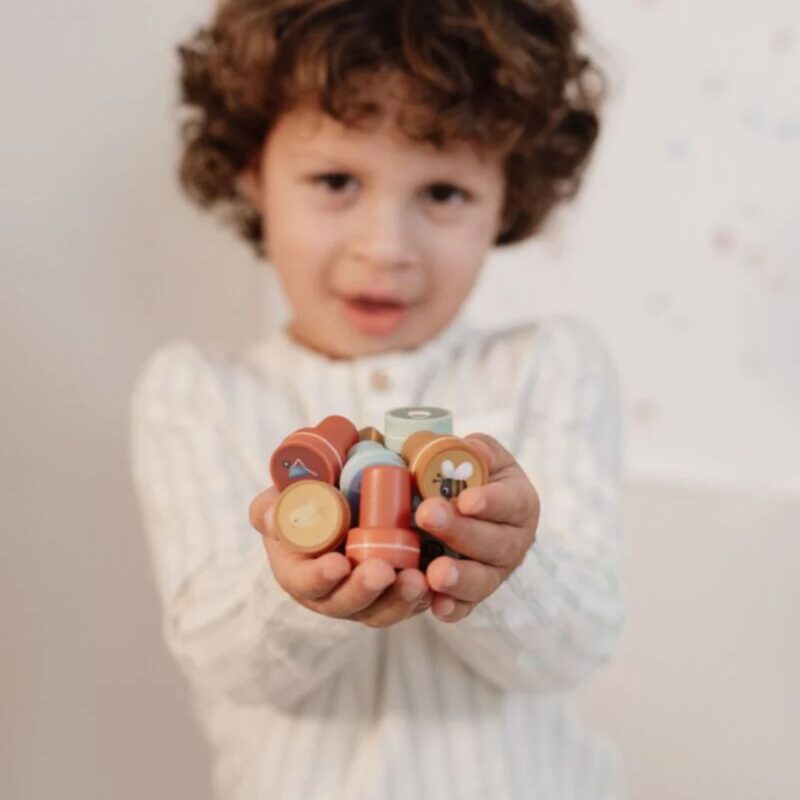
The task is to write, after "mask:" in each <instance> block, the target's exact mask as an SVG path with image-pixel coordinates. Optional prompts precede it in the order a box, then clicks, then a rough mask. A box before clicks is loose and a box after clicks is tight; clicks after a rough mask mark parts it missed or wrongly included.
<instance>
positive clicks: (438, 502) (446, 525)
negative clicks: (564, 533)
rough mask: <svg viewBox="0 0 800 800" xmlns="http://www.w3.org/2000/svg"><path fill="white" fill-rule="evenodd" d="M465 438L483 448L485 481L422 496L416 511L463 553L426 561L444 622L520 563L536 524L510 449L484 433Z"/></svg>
mask: <svg viewBox="0 0 800 800" xmlns="http://www.w3.org/2000/svg"><path fill="white" fill-rule="evenodd" d="M466 438H467V439H468V440H469V441H470V442H472V443H473V444H475V443H477V445H476V446H477V447H480V448H482V450H483V452H484V453H485V455H486V458H487V460H488V464H489V482H488V483H487V484H486V485H485V486H476V487H472V488H470V489H465V490H464V491H463V492H462V493H461V494H460V495H459V496H458V497H457V498H456V502H455V503H453V502H449V501H447V500H445V499H444V498H440V497H430V498H428V499H427V500H423V501H422V503H420V504H419V506H418V508H417V510H416V514H415V520H416V524H417V525H419V526H420V527H421V528H423V529H424V530H426V531H430V533H431V534H433V535H434V536H435V537H436V538H437V539H440V540H441V541H442V542H444V543H445V544H446V545H448V546H449V547H451V548H452V549H453V550H455V551H456V552H457V553H459V554H460V555H462V556H464V557H465V558H462V559H455V558H450V557H448V556H441V557H440V558H437V559H436V560H435V561H433V562H432V563H431V564H430V565H429V566H428V570H427V578H428V583H429V585H430V587H431V589H433V591H434V592H435V594H434V598H433V604H432V606H431V610H432V611H433V613H434V614H436V616H437V617H438V618H439V619H441V620H443V621H444V622H457V621H458V620H460V619H463V618H464V617H466V616H467V615H468V614H469V613H470V612H471V611H472V609H473V608H475V606H476V605H477V604H478V603H480V602H481V601H482V600H484V599H485V598H487V597H488V596H489V595H490V594H492V593H493V592H494V591H495V590H496V589H497V588H498V587H499V586H500V584H501V583H502V581H503V580H504V579H505V578H506V577H507V576H508V575H510V574H511V573H512V572H513V571H514V570H515V569H516V568H517V567H518V566H519V564H521V563H522V560H523V558H524V557H525V553H526V552H527V550H528V548H529V547H530V546H531V544H532V543H533V541H534V539H535V538H536V528H537V526H538V524H539V510H540V506H539V495H538V494H537V492H536V489H534V487H533V484H532V483H531V482H530V481H529V480H528V477H527V475H526V474H525V472H524V471H523V469H522V467H520V465H519V464H518V463H517V461H516V459H515V458H514V457H513V456H512V455H511V453H509V452H508V450H506V449H505V448H504V447H503V446H502V445H501V444H500V443H499V442H498V441H497V440H496V439H493V438H492V437H491V436H487V435H486V434H482V433H473V434H470V435H469V436H467V437H466ZM437 515H438V517H439V519H437Z"/></svg>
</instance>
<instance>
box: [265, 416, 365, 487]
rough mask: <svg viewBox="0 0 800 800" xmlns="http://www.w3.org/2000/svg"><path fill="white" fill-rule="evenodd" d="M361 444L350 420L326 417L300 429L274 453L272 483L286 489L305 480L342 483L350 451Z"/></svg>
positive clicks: (270, 467)
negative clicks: (310, 426) (314, 424)
mask: <svg viewBox="0 0 800 800" xmlns="http://www.w3.org/2000/svg"><path fill="white" fill-rule="evenodd" d="M356 442H358V430H357V429H356V427H355V425H353V423H352V422H350V420H349V419H346V418H345V417H340V416H336V415H334V416H330V417H325V419H323V420H322V422H320V423H319V425H317V426H316V427H314V428H300V429H299V430H297V431H295V432H294V433H292V434H290V435H289V436H287V437H286V438H285V439H284V440H283V442H281V444H280V445H279V446H278V448H277V450H275V452H274V453H273V454H272V458H271V459H270V464H269V470H270V475H271V476H272V482H273V483H274V484H275V486H277V487H278V489H280V490H283V489H285V488H286V487H287V486H289V485H290V484H292V483H294V482H296V481H301V480H318V481H324V482H325V483H330V484H332V485H336V484H337V483H338V482H339V476H340V475H341V472H342V468H343V467H344V463H345V460H346V458H347V452H348V450H349V449H350V448H351V447H352V446H353V445H354V444H356Z"/></svg>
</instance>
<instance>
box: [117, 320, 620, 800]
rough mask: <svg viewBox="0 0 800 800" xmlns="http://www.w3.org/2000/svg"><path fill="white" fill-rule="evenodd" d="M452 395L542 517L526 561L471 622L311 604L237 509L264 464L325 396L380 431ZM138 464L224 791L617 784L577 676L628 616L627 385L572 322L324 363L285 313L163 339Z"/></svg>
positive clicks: (140, 405)
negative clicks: (586, 722)
mask: <svg viewBox="0 0 800 800" xmlns="http://www.w3.org/2000/svg"><path fill="white" fill-rule="evenodd" d="M423 404H424V405H437V406H443V407H445V408H449V409H451V410H452V411H453V415H454V420H455V426H456V430H455V432H456V434H458V435H466V434H468V433H471V432H475V431H482V432H484V433H488V434H490V435H492V436H495V437H496V438H497V439H498V440H500V441H501V442H502V443H503V444H504V445H505V446H506V447H508V449H509V450H511V451H512V452H513V453H514V454H515V456H516V457H517V459H518V461H519V462H520V464H522V466H523V467H524V469H525V470H526V473H527V474H528V476H529V477H530V479H531V481H532V482H533V483H534V485H535V486H536V488H537V490H538V492H539V495H540V498H541V502H542V513H541V519H540V524H539V529H538V534H537V541H536V543H535V544H534V545H533V546H532V547H531V549H530V550H529V552H528V554H527V557H526V559H525V561H524V562H523V563H522V565H521V566H520V567H519V568H518V569H517V570H516V571H515V572H514V573H513V574H512V575H511V576H510V577H509V578H508V579H507V580H506V581H505V582H504V583H503V584H502V585H501V587H500V588H499V589H498V591H497V592H495V594H493V595H492V596H491V597H490V598H488V599H487V600H486V601H485V602H484V603H482V604H481V605H479V606H478V607H477V608H476V609H475V611H474V612H473V613H472V614H471V615H470V616H469V617H468V618H467V619H465V620H463V621H461V622H459V623H456V624H446V623H443V622H440V621H439V620H437V619H436V618H435V617H434V616H433V615H432V614H431V613H430V612H427V613H425V614H423V615H421V616H418V617H415V618H414V619H411V620H408V621H406V622H404V623H402V624H399V625H396V626H394V627H392V628H389V629H385V630H374V629H371V628H367V627H366V626H363V625H360V624H358V623H353V622H349V621H346V620H334V619H329V618H327V617H323V616H321V615H318V614H315V613H313V612H311V611H309V610H307V609H305V608H304V607H303V606H301V605H299V604H297V603H295V602H294V601H293V600H292V599H291V598H290V597H289V596H288V595H286V594H285V593H284V592H283V590H282V589H281V588H280V587H279V586H278V585H277V583H276V581H275V580H274V578H273V576H272V573H271V571H270V569H269V565H268V562H267V560H266V557H265V555H264V550H263V548H262V546H261V542H260V540H259V537H258V535H257V534H256V533H255V532H254V531H253V530H252V529H251V528H250V525H249V523H248V506H249V504H250V501H251V499H252V498H253V497H254V496H255V495H256V494H257V493H258V492H259V491H261V490H262V489H263V488H265V487H266V486H267V485H268V484H269V483H270V480H269V473H268V467H267V464H268V459H269V456H270V455H271V453H272V451H273V450H274V449H275V447H276V446H277V445H278V444H279V442H280V441H281V439H283V438H284V436H286V435H287V434H288V433H290V432H291V431H292V430H294V429H296V428H299V427H302V426H306V425H313V424H316V423H317V422H319V421H320V420H321V419H322V418H323V417H325V416H327V415H328V414H334V413H335V414H342V415H344V416H346V417H349V418H350V419H351V420H352V421H353V422H354V423H355V424H356V426H357V427H363V426H367V425H374V426H375V427H378V428H379V429H381V430H383V428H384V424H383V423H384V420H383V415H384V413H385V412H386V411H387V410H388V409H390V408H394V407H396V406H407V405H423ZM131 411H132V432H131V433H132V440H131V445H132V468H133V476H134V484H135V487H136V490H137V493H138V496H139V499H140V503H141V508H142V515H143V520H144V527H145V532H146V536H147V541H148V544H149V549H150V553H151V555H152V562H153V566H154V569H155V573H156V577H157V584H158V588H159V591H160V595H161V599H162V603H163V609H164V616H163V625H164V635H165V639H166V643H167V645H168V647H169V649H170V651H171V652H172V653H173V654H174V656H175V658H176V659H177V661H178V663H179V664H180V666H181V668H182V670H183V671H184V672H185V674H186V675H187V677H188V679H189V681H190V683H191V685H192V688H193V692H194V698H195V701H196V709H197V713H198V716H199V718H200V720H201V722H202V724H203V726H204V729H205V731H206V733H207V736H208V738H209V740H210V742H211V745H212V747H213V750H214V754H215V762H214V780H215V784H216V792H217V794H218V796H219V797H220V798H224V800H256V798H258V799H259V800H265V799H268V800H390V798H397V800H401V798H402V799H403V800H407V798H415V800H426V798H429V799H430V800H434V798H435V800H446V798H453V799H454V800H472V798H474V799H475V800H488V799H489V798H491V800H503V799H504V798H515V799H516V798H531V799H533V798H536V799H537V800H555V799H556V798H558V800H567V799H568V798H569V799H570V800H579V799H581V800H584V799H585V800H589V798H591V800H605V798H615V799H616V798H620V797H621V796H622V791H623V790H622V780H621V775H620V769H619V759H618V756H617V754H616V751H615V749H614V748H613V747H611V746H610V745H609V744H608V743H607V742H606V741H605V740H603V739H601V738H599V737H597V736H596V735H594V734H592V733H590V732H589V731H588V730H587V729H586V728H585V727H584V726H583V725H582V724H581V722H580V720H579V719H578V717H577V714H576V712H575V688H576V687H577V686H578V685H579V684H580V683H581V681H583V680H584V679H585V678H586V677H587V676H588V675H590V674H591V673H592V671H593V670H594V669H596V668H597V667H598V666H599V665H600V664H602V663H603V662H604V661H605V660H606V659H607V658H608V657H609V655H610V654H611V653H612V651H613V648H614V646H615V644H616V642H617V640H618V637H619V633H620V629H621V627H622V621H623V607H622V602H621V596H620V590H619V585H618V566H619V558H620V544H621V542H620V537H621V521H620V503H619V479H620V452H621V432H620V395H619V384H618V379H617V374H616V371H615V368H614V366H613V364H612V362H611V360H610V358H609V356H608V353H607V351H606V350H605V349H604V347H603V346H602V344H601V343H600V340H599V338H598V337H597V336H596V334H595V333H594V331H593V329H592V328H591V327H590V326H588V325H587V324H586V323H584V322H582V321H579V320H576V319H574V318H572V317H568V316H553V317H547V318H543V319H541V320H539V321H537V322H535V323H531V324H528V325H523V326H518V327H514V328H511V329H507V330H503V331H495V332H491V333H487V332H480V331H477V330H475V329H473V328H471V327H470V326H469V325H467V324H466V323H465V322H464V321H463V319H459V320H457V321H456V322H454V323H452V324H451V325H450V326H449V327H448V328H447V329H445V330H444V331H443V332H442V333H440V334H439V335H438V336H437V337H436V338H435V339H433V340H431V341H430V342H428V343H426V344H425V345H424V346H423V347H422V348H420V349H418V350H415V351H402V352H393V353H385V354H380V355H377V356H370V357H365V358H359V359H356V360H350V361H347V360H330V359H328V358H326V357H324V356H322V355H321V354H319V353H315V352H311V351H309V350H306V349H304V348H303V347H301V346H300V345H298V344H296V343H295V342H294V341H293V340H292V339H290V338H289V336H288V335H287V334H286V333H285V332H284V331H281V332H279V333H276V334H275V335H274V336H272V337H270V338H268V339H265V340H263V341H261V342H259V343H257V344H256V345H254V346H252V347H250V348H249V349H248V350H247V351H246V352H244V353H242V354H239V355H237V356H236V357H235V358H234V357H229V356H224V355H220V354H216V355H211V354H208V353H202V352H201V351H200V350H199V349H198V348H197V347H196V346H194V345H193V344H191V343H188V342H183V341H179V342H173V343H170V344H168V345H166V346H164V347H162V348H161V349H160V350H158V351H157V352H156V353H155V354H154V355H153V356H152V357H151V358H150V359H149V361H148V363H147V364H146V365H145V368H144V369H143V371H142V373H141V375H140V376H139V379H138V381H137V384H136V387H135V391H134V394H133V398H132V407H131Z"/></svg>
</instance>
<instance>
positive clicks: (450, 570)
mask: <svg viewBox="0 0 800 800" xmlns="http://www.w3.org/2000/svg"><path fill="white" fill-rule="evenodd" d="M426 576H427V578H428V583H429V584H430V587H431V589H433V590H434V591H435V592H438V593H440V594H445V595H447V596H448V597H451V598H453V599H454V600H465V601H468V602H472V603H478V602H480V601H481V600H485V599H486V598H487V597H488V596H489V595H490V594H492V593H493V592H495V591H496V590H497V587H498V586H500V583H501V582H502V580H503V576H502V573H501V572H500V570H499V569H497V568H496V567H491V566H488V565H487V564H481V563H479V562H478V561H469V560H467V559H461V560H457V559H455V558H449V557H448V556H442V557H441V558H437V559H435V560H434V561H432V562H431V563H430V565H429V566H428V570H427V572H426Z"/></svg>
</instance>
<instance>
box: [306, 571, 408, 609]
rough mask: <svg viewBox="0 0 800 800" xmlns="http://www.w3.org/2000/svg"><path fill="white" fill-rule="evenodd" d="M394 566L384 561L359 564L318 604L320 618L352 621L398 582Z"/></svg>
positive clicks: (316, 607) (316, 604)
mask: <svg viewBox="0 0 800 800" xmlns="http://www.w3.org/2000/svg"><path fill="white" fill-rule="evenodd" d="M396 577H397V576H396V573H395V571H394V567H392V565H391V564H390V563H389V562H388V561H386V560H384V559H382V558H370V559H367V560H366V561H364V562H362V563H361V564H358V565H357V566H356V568H355V569H354V570H353V571H352V572H351V573H350V575H349V576H348V578H347V579H346V580H344V581H342V582H341V583H340V584H339V585H338V586H337V587H336V588H335V589H334V590H333V591H332V592H331V593H330V594H329V595H328V596H327V597H326V598H324V599H323V600H318V601H316V602H315V605H314V608H315V610H316V611H319V612H320V613H321V614H327V615H328V616H331V617H339V618H347V619H350V618H352V616H353V615H354V614H357V613H358V612H359V611H363V610H364V609H365V608H367V607H368V606H371V605H372V604H373V603H374V602H375V601H376V600H377V599H378V598H379V597H380V596H381V594H383V592H384V591H385V590H386V589H387V588H388V587H389V586H391V585H392V584H393V583H394V582H395V580H396Z"/></svg>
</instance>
